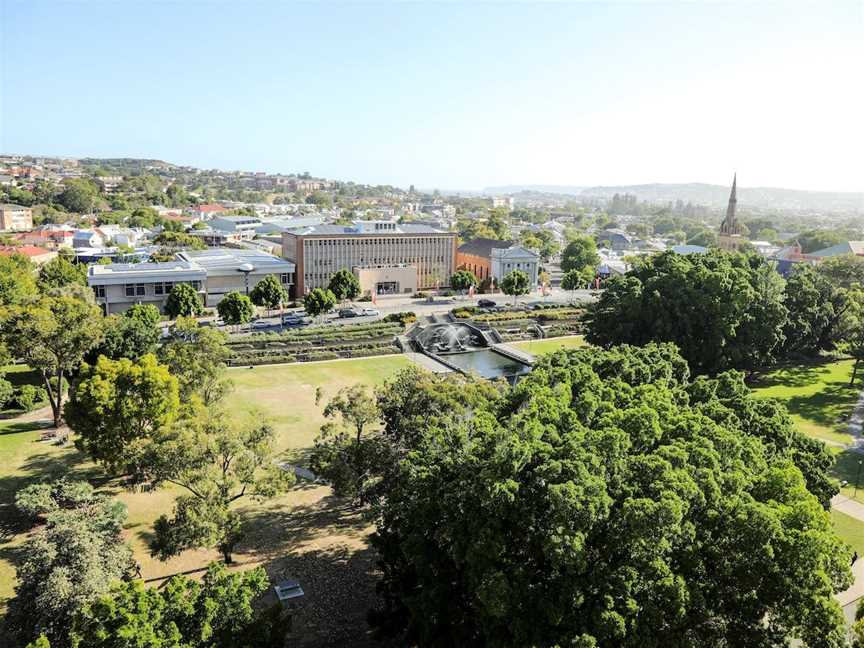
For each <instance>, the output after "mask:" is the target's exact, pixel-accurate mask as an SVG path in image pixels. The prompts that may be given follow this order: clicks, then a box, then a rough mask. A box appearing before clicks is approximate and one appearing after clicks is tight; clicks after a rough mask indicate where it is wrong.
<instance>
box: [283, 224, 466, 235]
mask: <svg viewBox="0 0 864 648" xmlns="http://www.w3.org/2000/svg"><path fill="white" fill-rule="evenodd" d="M287 231H288V232H289V233H291V234H295V235H297V236H321V235H325V236H326V235H330V236H338V235H341V236H383V235H393V234H450V232H446V231H444V230H440V229H437V228H435V227H430V226H429V225H418V224H415V223H397V222H395V221H354V222H353V223H351V224H350V225H335V224H331V223H324V224H321V225H311V226H308V227H299V228H293V229H290V230H287Z"/></svg>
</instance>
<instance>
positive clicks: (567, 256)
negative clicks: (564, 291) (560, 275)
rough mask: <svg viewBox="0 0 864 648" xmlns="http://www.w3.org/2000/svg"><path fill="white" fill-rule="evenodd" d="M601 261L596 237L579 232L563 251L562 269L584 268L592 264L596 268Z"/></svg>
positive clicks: (592, 267)
mask: <svg viewBox="0 0 864 648" xmlns="http://www.w3.org/2000/svg"><path fill="white" fill-rule="evenodd" d="M599 263H600V255H599V254H597V244H596V243H595V242H594V239H593V238H591V237H590V236H586V235H584V234H577V235H576V236H575V237H573V239H571V240H570V242H569V243H567V246H566V247H565V248H564V251H563V252H561V270H563V271H564V272H569V271H570V270H582V269H583V268H585V267H587V266H590V268H591V269H592V270H594V269H595V268H596V267H597V265H598V264H599Z"/></svg>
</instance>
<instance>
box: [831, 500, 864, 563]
mask: <svg viewBox="0 0 864 648" xmlns="http://www.w3.org/2000/svg"><path fill="white" fill-rule="evenodd" d="M831 522H832V523H833V524H834V531H836V532H837V535H838V536H840V537H841V538H843V540H845V541H846V542H848V543H849V545H850V546H851V547H852V549H854V550H855V551H857V552H858V555H859V556H864V523H862V522H861V520H856V519H855V518H853V517H852V516H851V515H846V514H845V513H841V512H840V511H834V510H832V511H831Z"/></svg>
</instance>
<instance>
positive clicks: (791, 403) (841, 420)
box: [786, 383, 858, 432]
mask: <svg viewBox="0 0 864 648" xmlns="http://www.w3.org/2000/svg"><path fill="white" fill-rule="evenodd" d="M857 401H858V390H857V389H856V388H854V387H849V386H848V385H845V386H844V385H840V384H837V383H831V384H828V385H825V387H824V389H822V390H821V391H819V392H817V393H815V394H812V395H810V396H793V397H792V398H790V399H789V400H788V401H786V408H787V409H788V410H789V412H790V413H791V414H797V415H798V416H800V417H801V418H803V419H805V420H807V421H812V422H814V423H818V424H819V425H824V426H825V427H838V426H840V427H842V426H843V425H844V424H845V423H846V422H848V420H849V417H850V416H851V415H852V412H853V410H854V409H855V404H856V403H857ZM837 431H839V432H843V431H845V430H842V429H838V430H837Z"/></svg>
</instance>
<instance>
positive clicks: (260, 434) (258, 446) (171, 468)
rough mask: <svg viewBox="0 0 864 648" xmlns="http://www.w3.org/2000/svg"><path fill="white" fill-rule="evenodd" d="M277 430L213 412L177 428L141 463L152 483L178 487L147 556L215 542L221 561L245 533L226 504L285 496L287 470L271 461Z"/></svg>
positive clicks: (166, 554)
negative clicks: (144, 466) (150, 553)
mask: <svg viewBox="0 0 864 648" xmlns="http://www.w3.org/2000/svg"><path fill="white" fill-rule="evenodd" d="M275 439H276V433H275V431H274V429H273V428H272V427H271V426H270V425H268V424H267V423H254V424H252V423H250V424H238V423H235V422H233V421H231V420H229V417H228V416H226V414H225V413H224V412H222V411H219V410H218V409H215V410H214V409H212V408H211V411H209V412H207V413H204V414H202V415H201V417H200V419H197V420H194V421H189V422H187V423H185V424H183V425H175V426H174V427H173V429H172V431H171V433H170V434H167V435H165V436H164V437H163V438H162V439H161V440H160V442H159V443H158V444H153V445H152V446H151V447H150V453H149V455H148V456H147V458H145V459H144V461H143V462H142V463H143V464H144V465H146V466H147V471H148V473H149V476H150V479H151V483H152V484H153V485H159V484H162V483H170V484H174V485H176V486H180V487H181V488H183V489H184V491H185V492H184V493H183V494H182V495H180V496H179V497H178V498H177V500H176V502H175V504H174V512H173V515H172V516H171V517H168V516H167V515H163V516H161V517H160V518H159V519H158V520H156V524H155V532H156V533H155V537H154V539H153V542H152V544H151V549H152V551H153V554H154V555H156V556H158V557H159V558H161V559H163V560H166V559H168V558H170V557H171V556H174V555H177V554H179V553H181V552H183V551H185V550H187V549H192V548H196V547H216V548H218V549H219V551H220V552H221V553H222V556H223V557H224V559H225V562H226V563H230V562H231V557H232V553H233V551H234V547H235V546H236V545H237V543H238V542H240V540H241V539H242V538H243V535H244V529H243V517H242V513H241V512H240V511H238V510H237V508H236V507H235V506H232V505H233V504H234V503H235V502H237V501H238V500H241V499H244V498H247V499H252V500H255V501H259V502H260V501H264V500H267V499H269V498H272V497H274V496H276V495H278V494H280V493H284V492H285V491H286V490H287V489H288V488H289V487H290V486H291V484H292V483H293V475H291V474H289V473H287V472H286V471H284V470H283V469H282V468H281V467H279V466H278V465H276V454H275V451H274V442H275Z"/></svg>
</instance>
